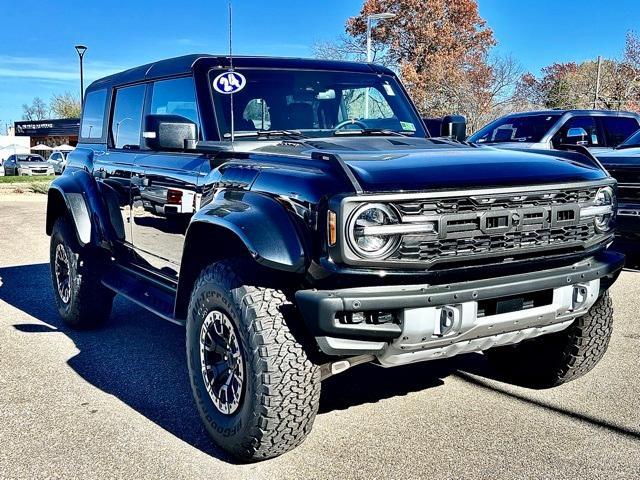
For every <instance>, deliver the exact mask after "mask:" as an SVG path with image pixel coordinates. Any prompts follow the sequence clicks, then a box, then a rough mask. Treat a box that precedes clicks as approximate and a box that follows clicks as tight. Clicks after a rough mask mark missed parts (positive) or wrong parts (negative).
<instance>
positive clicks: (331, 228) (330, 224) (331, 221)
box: [327, 210, 337, 247]
mask: <svg viewBox="0 0 640 480" xmlns="http://www.w3.org/2000/svg"><path fill="white" fill-rule="evenodd" d="M327 229H328V232H329V246H331V247H333V246H334V245H335V244H336V240H337V233H336V212H332V211H331V210H329V211H328V212H327Z"/></svg>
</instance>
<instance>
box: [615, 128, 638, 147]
mask: <svg viewBox="0 0 640 480" xmlns="http://www.w3.org/2000/svg"><path fill="white" fill-rule="evenodd" d="M633 147H640V130H638V131H637V132H636V133H634V134H633V135H631V136H630V137H629V138H627V139H626V140H625V141H624V142H622V143H621V144H620V145H619V146H618V149H622V148H633Z"/></svg>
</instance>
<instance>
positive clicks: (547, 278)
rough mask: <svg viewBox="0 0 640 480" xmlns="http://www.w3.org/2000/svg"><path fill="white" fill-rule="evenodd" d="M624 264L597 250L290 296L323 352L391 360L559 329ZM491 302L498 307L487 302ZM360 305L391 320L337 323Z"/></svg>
mask: <svg viewBox="0 0 640 480" xmlns="http://www.w3.org/2000/svg"><path fill="white" fill-rule="evenodd" d="M623 263H624V256H623V255H621V254H618V253H616V252H603V253H602V254H600V255H598V256H597V257H591V258H588V259H585V260H583V261H581V262H578V263H576V264H574V265H571V266H568V267H562V268H557V269H552V270H545V271H539V272H533V273H528V274H521V275H514V276H510V277H502V278H489V279H483V280H479V281H471V282H461V283H457V284H449V285H404V286H384V287H367V288H352V289H342V290H323V291H318V290H303V291H300V292H298V293H297V294H296V301H297V303H298V307H299V308H300V310H301V312H302V314H303V317H304V319H305V321H306V323H307V325H308V327H309V329H310V330H311V331H312V332H313V333H314V336H315V337H316V340H317V342H318V345H319V347H320V349H321V350H322V351H323V352H324V353H326V354H329V355H341V356H342V355H362V354H373V355H374V356H375V357H376V358H377V360H378V362H379V363H380V364H381V365H383V366H395V365H402V364H407V363H413V362H420V361H424V360H431V359H436V358H445V357H451V356H454V355H458V354H461V353H466V352H472V351H481V350H486V349H488V348H492V347H495V346H500V345H509V344H514V343H518V342H521V341H522V340H526V339H529V338H534V337H537V336H540V335H544V334H548V333H553V332H557V331H560V330H563V329H565V328H567V327H568V326H569V325H570V324H571V323H572V321H573V320H574V319H575V318H576V317H579V316H581V315H584V314H585V313H586V312H587V311H588V310H589V308H591V306H592V305H593V304H594V303H595V301H596V300H597V298H598V295H599V294H600V291H601V289H603V288H606V287H607V285H608V284H610V282H611V279H612V278H615V276H616V275H617V274H618V273H619V271H620V270H621V268H622V265H623ZM605 278H606V281H605ZM532 292H543V293H544V295H545V296H544V300H540V301H537V303H534V302H529V304H523V303H522V300H521V299H519V298H518V297H519V296H522V295H525V296H526V295H527V294H530V293H532ZM514 298H515V299H516V300H513V299H514ZM492 300H496V301H497V302H498V303H499V304H500V305H501V306H499V307H497V308H496V307H495V305H496V303H494V307H493V308H490V307H489V308H487V303H490V302H491V301H492ZM518 301H519V302H520V304H518ZM514 302H515V303H514ZM505 305H506V308H505V307H504V306H505ZM362 311H364V312H367V311H393V312H395V314H396V321H395V322H394V323H383V324H371V323H358V324H344V323H341V322H340V321H339V317H340V315H341V314H343V313H345V312H349V313H350V312H362Z"/></svg>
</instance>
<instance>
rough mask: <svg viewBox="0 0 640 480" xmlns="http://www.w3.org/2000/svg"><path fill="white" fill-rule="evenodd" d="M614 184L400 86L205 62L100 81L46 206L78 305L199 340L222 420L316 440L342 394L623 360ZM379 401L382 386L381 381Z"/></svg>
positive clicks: (563, 371) (234, 431) (56, 265)
mask: <svg viewBox="0 0 640 480" xmlns="http://www.w3.org/2000/svg"><path fill="white" fill-rule="evenodd" d="M615 191H616V186H615V181H614V180H613V179H612V178H611V177H610V176H609V175H608V174H607V173H606V172H605V171H603V170H602V168H601V167H600V166H599V164H598V163H597V162H595V161H594V160H593V159H592V158H590V157H588V156H586V155H582V154H580V153H576V152H570V151H549V152H548V153H546V154H538V153H526V152H516V151H507V150H497V149H493V148H490V147H478V146H473V145H467V144H464V143H461V142H456V141H453V140H450V139H446V138H429V135H428V132H427V131H426V128H425V127H424V125H423V123H422V121H421V119H420V117H419V115H418V112H417V110H416V108H415V106H414V105H413V104H412V103H411V101H410V100H409V98H408V96H407V93H406V91H405V90H404V88H403V87H402V85H401V84H400V82H399V80H398V78H397V77H396V75H395V74H394V73H393V72H392V71H390V70H388V69H386V68H383V67H379V66H376V65H371V64H357V63H346V62H332V61H318V60H302V59H282V58H255V57H254V58H250V57H243V58H234V59H233V66H231V65H230V61H229V58H228V57H224V56H209V55H193V56H185V57H179V58H174V59H170V60H164V61H159V62H157V63H153V64H149V65H144V66H141V67H138V68H134V69H131V70H127V71H125V72H122V73H119V74H116V75H113V76H110V77H107V78H104V79H101V80H98V81H96V82H94V83H93V84H91V86H90V87H89V88H88V89H87V93H86V98H85V102H84V108H83V114H82V121H81V132H80V141H79V144H78V148H77V149H76V150H75V151H73V152H72V153H71V154H70V155H69V157H68V165H67V168H66V169H65V171H64V173H63V174H62V175H61V176H60V177H58V178H57V179H56V180H55V181H54V182H53V184H52V186H51V189H50V191H49V200H48V207H47V222H46V230H47V234H49V235H50V236H51V275H52V281H53V286H54V291H55V298H56V302H57V308H58V311H59V313H60V315H61V316H62V318H63V319H64V320H65V321H66V322H67V323H68V324H69V325H71V326H73V327H77V328H87V327H92V326H95V325H98V324H100V323H101V322H103V321H104V320H105V319H106V318H107V317H108V316H109V313H110V310H111V304H112V301H113V298H114V295H116V294H119V295H122V296H123V297H126V298H128V299H130V300H131V301H133V302H135V303H137V304H139V305H141V306H143V307H145V308H146V309H148V310H150V311H151V312H154V313H155V314H157V315H158V316H160V317H162V318H164V319H167V320H169V321H171V322H175V323H178V324H181V325H185V326H186V354H187V362H188V368H189V376H190V381H191V385H192V389H193V394H194V397H195V400H196V403H197V407H198V410H199V412H200V415H201V416H202V420H203V421H204V423H205V425H206V427H207V430H208V431H209V433H210V434H211V436H212V437H213V439H214V440H215V442H216V443H217V444H218V445H219V446H220V447H222V448H223V449H225V450H227V451H229V452H231V453H232V454H233V455H234V456H236V457H237V458H239V459H243V460H258V459H264V458H268V457H272V456H276V455H279V454H282V453H284V452H286V451H288V450H290V449H292V448H293V447H295V446H296V445H298V444H300V443H301V442H302V441H303V439H304V438H305V436H306V435H307V434H308V433H309V431H310V430H311V427H312V424H313V421H314V417H315V414H316V412H317V410H318V402H319V397H320V384H321V380H323V379H324V378H327V377H329V376H331V375H335V374H337V373H340V372H342V371H344V370H346V369H347V368H349V367H351V366H354V365H357V364H360V363H364V362H373V363H376V364H378V365H380V366H382V367H394V366H400V365H406V364H409V363H413V362H421V361H425V360H431V359H438V358H445V357H450V356H453V355H458V354H461V353H465V352H473V351H485V350H488V352H487V354H488V355H489V357H490V358H491V360H492V361H494V362H495V364H496V365H497V366H498V367H499V368H503V369H504V370H505V373H508V374H509V375H511V378H513V379H514V381H518V382H521V383H523V384H529V385H536V386H542V387H549V386H553V385H558V384H561V383H563V382H566V381H568V380H571V379H573V378H576V377H578V376H580V375H582V374H584V373H585V372H587V371H588V370H590V369H591V368H592V367H593V366H594V365H595V364H596V363H597V362H598V361H599V360H600V358H601V357H602V355H603V354H604V351H605V349H606V347H607V343H608V341H609V337H610V335H611V328H612V316H613V312H612V306H611V300H610V299H609V296H608V294H607V289H608V288H609V287H610V286H611V284H612V283H613V282H614V280H615V279H616V277H617V275H618V274H619V272H620V269H621V267H622V264H623V260H624V257H623V255H621V254H618V253H616V252H613V251H610V250H608V245H609V244H610V242H611V240H612V237H613V231H612V228H613V222H614V220H615V207H616V197H615ZM371 388H376V386H375V385H371Z"/></svg>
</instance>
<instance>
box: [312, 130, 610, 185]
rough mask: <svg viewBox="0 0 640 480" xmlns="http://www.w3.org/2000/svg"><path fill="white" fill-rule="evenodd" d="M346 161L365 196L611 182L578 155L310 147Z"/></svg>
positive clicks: (430, 145) (437, 145)
mask: <svg viewBox="0 0 640 480" xmlns="http://www.w3.org/2000/svg"><path fill="white" fill-rule="evenodd" d="M307 143H311V144H313V145H314V146H315V147H316V148H318V149H320V150H322V151H323V152H325V153H335V154H338V155H340V156H341V157H342V159H343V160H344V161H345V163H346V164H347V165H348V166H349V167H350V168H351V170H352V171H353V173H354V175H355V176H356V178H357V179H358V182H359V183H360V185H361V186H362V188H363V189H364V190H365V191H370V192H375V191H421V190H433V189H453V188H484V187H498V186H499V187H503V186H524V185H544V184H554V183H571V182H587V181H593V180H601V179H605V178H607V174H606V172H604V171H603V170H602V169H600V168H598V167H597V166H596V165H595V164H593V163H591V161H590V160H589V159H587V158H586V157H584V156H582V155H581V154H579V153H567V152H557V153H554V152H553V151H549V154H539V153H529V152H520V151H510V150H500V149H495V148H491V147H472V146H468V145H464V144H456V143H448V142H444V141H440V140H433V141H429V140H424V139H409V138H402V137H372V138H361V137H350V138H339V139H336V140H335V141H334V140H326V141H325V140H322V141H315V142H307Z"/></svg>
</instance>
